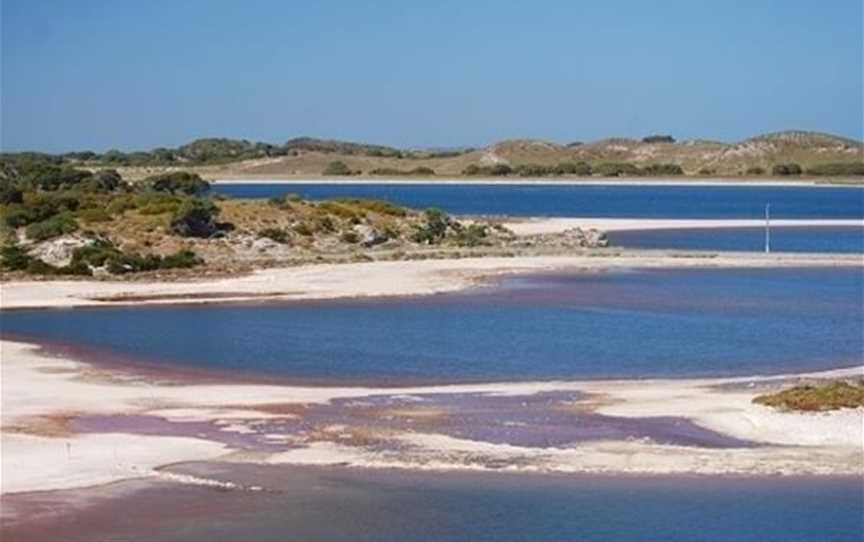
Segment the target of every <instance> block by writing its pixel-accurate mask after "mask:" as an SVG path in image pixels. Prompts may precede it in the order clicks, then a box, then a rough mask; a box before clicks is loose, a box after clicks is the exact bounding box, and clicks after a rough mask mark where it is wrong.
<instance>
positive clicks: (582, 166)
mask: <svg viewBox="0 0 864 542" xmlns="http://www.w3.org/2000/svg"><path fill="white" fill-rule="evenodd" d="M555 174H556V175H580V176H588V175H591V164H589V163H588V162H561V163H560V164H558V165H557V166H555Z"/></svg>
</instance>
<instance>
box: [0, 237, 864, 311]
mask: <svg viewBox="0 0 864 542" xmlns="http://www.w3.org/2000/svg"><path fill="white" fill-rule="evenodd" d="M862 264H864V262H862V260H861V255H859V254H791V253H789V254H779V253H778V254H761V253H724V254H715V253H680V252H679V253H675V252H669V251H656V252H654V251H635V250H634V251H628V250H624V249H622V250H617V249H606V250H603V251H596V252H585V253H580V254H578V255H571V256H535V257H513V258H503V257H481V258H464V259H448V260H411V261H382V262H363V263H345V264H321V265H307V266H302V267H288V268H273V269H263V270H257V271H254V272H252V273H250V274H247V275H242V276H236V277H228V278H220V279H208V280H197V281H196V280H189V281H177V282H170V283H169V282H143V281H142V282H133V281H108V280H106V281H94V280H82V281H68V280H67V281H63V280H48V281H9V282H4V283H2V285H0V310H11V309H23V308H60V307H79V306H111V305H121V304H141V303H148V304H168V303H214V302H229V301H253V300H258V301H260V300H314V299H333V298H340V297H343V298H344V297H365V296H408V295H421V294H434V293H443V292H453V291H458V290H461V289H464V288H466V287H469V286H472V285H474V284H477V283H478V282H481V281H486V280H493V279H494V278H495V277H496V276H503V275H508V274H514V273H530V272H547V271H559V270H567V271H585V272H601V271H607V270H615V269H633V268H704V267H729V268H736V267H795V266H813V267H816V266H827V267H836V266H855V267H859V266H862Z"/></svg>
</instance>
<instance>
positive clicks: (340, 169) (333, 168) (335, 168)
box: [321, 160, 360, 175]
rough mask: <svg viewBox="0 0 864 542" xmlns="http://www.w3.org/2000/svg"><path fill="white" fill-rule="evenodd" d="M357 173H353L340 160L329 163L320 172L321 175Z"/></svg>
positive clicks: (355, 173) (354, 172)
mask: <svg viewBox="0 0 864 542" xmlns="http://www.w3.org/2000/svg"><path fill="white" fill-rule="evenodd" d="M359 173H360V172H359V171H353V170H352V169H351V168H349V167H348V165H347V164H346V163H345V162H342V161H340V160H334V161H333V162H330V163H329V164H327V167H325V168H324V171H322V172H321V174H322V175H357V174H359Z"/></svg>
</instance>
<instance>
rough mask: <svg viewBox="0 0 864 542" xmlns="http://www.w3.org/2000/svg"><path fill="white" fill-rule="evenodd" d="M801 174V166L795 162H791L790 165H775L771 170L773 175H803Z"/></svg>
mask: <svg viewBox="0 0 864 542" xmlns="http://www.w3.org/2000/svg"><path fill="white" fill-rule="evenodd" d="M801 173H802V171H801V166H799V165H798V164H796V163H794V162H790V163H788V164H775V165H774V167H773V168H771V174H772V175H779V176H786V175H801Z"/></svg>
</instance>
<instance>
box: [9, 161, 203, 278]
mask: <svg viewBox="0 0 864 542" xmlns="http://www.w3.org/2000/svg"><path fill="white" fill-rule="evenodd" d="M0 172H2V175H0V194H2V196H3V198H2V203H0V216H2V226H3V228H4V230H3V237H4V238H5V240H4V241H3V242H4V243H5V244H4V248H3V252H2V261H0V266H2V268H3V269H4V270H5V271H26V272H29V273H33V274H61V275H89V274H92V272H93V270H94V269H96V268H104V269H105V270H106V271H107V272H109V273H115V274H117V273H128V272H137V271H149V270H156V269H175V268H186V267H191V266H194V265H198V264H200V263H201V260H200V258H198V257H197V256H196V255H195V254H194V253H192V252H190V251H188V250H180V251H177V252H175V253H170V254H167V255H164V256H163V255H159V254H140V253H138V252H123V251H121V250H120V249H118V248H117V247H115V246H114V245H113V243H111V241H110V240H108V239H104V238H102V237H100V236H99V235H98V234H95V233H94V232H93V231H90V228H93V227H96V226H99V227H104V228H107V229H110V228H111V224H112V223H114V221H115V219H119V218H121V217H123V216H124V214H125V213H127V212H129V211H131V210H135V211H137V214H138V215H139V216H141V217H146V216H152V217H154V218H156V217H162V216H164V217H166V220H167V217H170V216H173V221H172V225H173V228H172V230H173V231H176V233H177V234H180V235H192V234H196V233H200V232H202V231H203V230H204V229H206V228H209V227H215V223H213V222H212V217H215V216H216V215H217V214H218V208H217V207H216V206H215V205H214V204H213V203H212V202H210V201H209V200H204V199H200V198H197V197H194V195H197V194H201V193H203V192H205V191H206V190H207V187H208V185H207V183H206V181H203V180H202V179H201V178H200V177H199V176H198V175H195V174H190V173H185V172H177V173H172V174H166V175H159V176H155V177H151V178H150V179H148V180H147V181H146V182H144V183H139V184H137V185H135V186H134V187H133V186H131V185H129V184H128V183H126V182H124V181H123V178H122V177H121V176H120V174H119V173H117V172H116V171H114V170H99V171H95V172H93V171H87V170H81V169H76V168H73V167H69V166H57V165H56V164H55V163H54V161H53V159H47V158H44V157H42V156H41V155H26V156H23V157H22V156H18V157H16V158H15V159H4V160H2V161H0ZM208 217H210V220H209V221H208ZM82 225H83V226H82ZM85 227H86V228H87V229H84V228H85ZM147 227H148V228H152V227H153V226H147ZM22 230H23V237H22V239H23V240H24V241H25V242H26V243H27V245H25V246H21V245H19V244H18V243H19V233H21V231H22ZM73 233H74V234H75V235H76V236H77V239H78V240H77V241H76V242H79V243H84V245H83V246H81V247H79V248H77V249H76V250H75V252H74V253H73V254H72V256H71V261H69V263H67V264H65V265H52V264H50V263H47V262H46V261H44V260H42V259H41V258H39V257H37V256H34V255H32V254H31V249H30V248H28V247H29V245H35V244H39V243H43V242H47V241H50V240H52V239H54V238H56V237H61V236H68V235H70V234H73ZM88 239H89V241H88Z"/></svg>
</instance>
